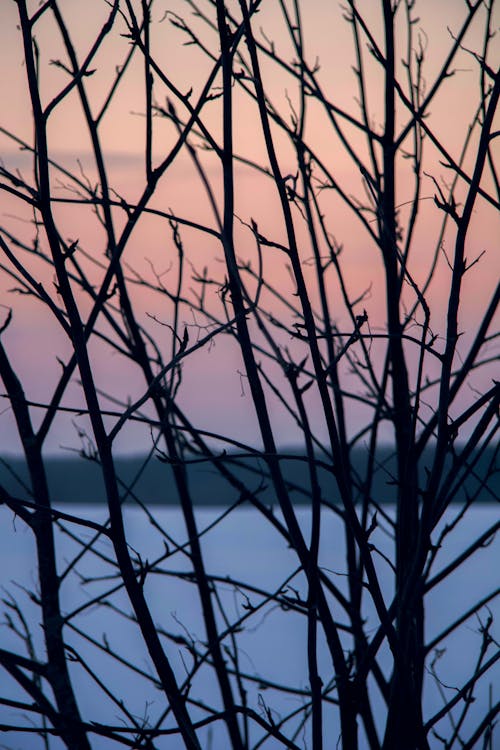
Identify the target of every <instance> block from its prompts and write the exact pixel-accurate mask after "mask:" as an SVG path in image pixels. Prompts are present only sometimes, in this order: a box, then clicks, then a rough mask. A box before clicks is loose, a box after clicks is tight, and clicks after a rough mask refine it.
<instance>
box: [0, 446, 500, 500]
mask: <svg viewBox="0 0 500 750" xmlns="http://www.w3.org/2000/svg"><path fill="white" fill-rule="evenodd" d="M391 452H392V448H391V447H390V446H386V447H385V448H381V449H380V450H379V452H378V454H377V464H378V465H379V467H380V468H379V471H378V472H377V474H376V477H375V480H374V482H373V489H372V496H373V497H374V498H375V499H376V501H377V502H379V503H381V504H387V503H393V502H394V501H395V499H396V487H395V486H394V482H392V481H391V459H390V458H389V457H390V454H391ZM427 455H428V460H426V454H424V456H423V460H422V461H421V467H422V471H424V470H425V468H429V466H430V462H431V459H432V455H431V452H430V451H428V454H427ZM366 457H367V453H366V451H365V450H363V449H358V450H356V451H354V452H353V454H352V462H353V466H354V469H355V470H356V471H357V472H360V473H362V471H363V468H364V464H365V462H366ZM493 457H494V450H493V449H489V450H488V451H485V453H484V455H483V456H482V457H481V459H480V460H479V461H478V464H477V467H476V475H477V478H470V479H469V480H468V481H467V491H468V492H469V493H473V492H474V491H476V490H477V489H478V487H479V483H480V482H479V480H480V478H481V477H484V476H485V474H486V471H487V467H488V465H489V464H490V462H491V461H492V459H493ZM304 458H305V457H304V455H303V454H301V453H299V452H294V451H291V450H287V451H286V458H283V459H282V460H281V463H282V467H283V473H284V476H285V480H286V481H287V483H288V484H289V487H290V491H291V497H292V500H293V502H294V503H295V504H297V505H308V504H309V499H308V498H307V494H306V488H307V487H308V472H307V463H306V461H305V460H304ZM144 459H145V457H141V456H137V455H136V456H123V457H117V458H116V461H115V463H116V469H117V474H118V476H119V478H120V480H121V481H122V489H123V491H124V492H125V487H126V486H129V485H130V484H131V483H134V484H133V489H132V492H134V493H136V495H137V496H138V497H139V499H140V500H141V501H142V502H144V503H146V504H148V505H155V506H157V505H164V506H167V507H170V506H176V505H178V503H179V498H178V495H177V491H176V489H175V481H174V477H173V471H172V467H171V466H170V465H169V464H166V463H164V462H162V461H160V460H158V459H157V458H153V459H151V460H150V462H149V464H148V465H147V467H146V469H145V470H144V471H143V472H142V473H141V467H142V465H143V462H144ZM222 460H224V461H225V462H227V466H228V467H229V468H231V470H232V471H234V472H235V473H236V475H237V477H238V479H239V480H240V481H242V482H243V483H244V484H245V486H247V487H248V488H249V489H250V490H252V491H256V490H258V489H259V488H262V485H263V483H264V484H265V485H267V489H266V490H265V491H262V489H261V491H260V492H259V498H260V499H261V500H262V501H263V502H265V503H266V504H270V503H272V502H276V499H275V498H274V497H273V493H272V491H271V490H270V481H269V480H266V477H265V476H264V469H265V466H264V465H263V462H262V459H255V458H244V459H240V460H239V465H238V467H235V455H233V454H230V453H228V454H227V456H224V457H223V458H222ZM45 465H46V469H47V474H48V480H49V488H50V492H51V497H52V499H53V502H54V503H55V504H67V503H71V504H76V503H83V504H90V505H94V504H96V505H97V504H103V503H105V501H106V497H105V492H104V486H103V482H102V477H101V473H100V468H99V465H98V464H97V463H95V462H92V461H88V460H86V459H82V458H80V457H47V458H46V459H45ZM9 467H10V469H9ZM187 471H188V481H189V485H190V489H191V491H192V496H193V502H194V504H195V505H196V506H199V507H208V506H222V507H227V506H228V505H230V504H232V503H234V502H236V501H237V500H238V496H239V493H238V491H237V490H236V489H234V488H232V487H231V486H230V485H229V484H228V483H227V482H226V481H225V480H223V479H221V477H220V476H219V475H218V473H217V471H216V470H215V468H214V467H213V466H212V465H211V464H210V462H208V461H207V462H195V463H192V464H189V465H188V468H187ZM318 474H319V481H320V486H321V489H322V495H323V498H324V499H325V500H326V501H327V502H331V503H336V502H338V500H339V497H338V490H337V486H336V482H335V479H334V477H333V475H332V473H331V472H329V471H328V470H327V468H324V467H320V468H319V470H318ZM138 476H139V478H138V479H137V477H138ZM16 477H17V479H16ZM134 480H135V482H134ZM23 483H24V484H25V485H27V486H29V480H28V472H27V467H26V463H25V461H24V460H23V459H22V458H19V457H13V456H2V457H0V485H1V486H2V487H4V489H5V490H6V491H7V492H8V493H10V494H12V495H14V496H16V497H22V498H24V499H29V492H28V490H27V488H26V487H23ZM488 488H489V489H482V490H481V491H480V494H479V496H478V498H477V499H476V501H475V502H481V503H486V504H491V503H493V502H496V501H498V499H499V496H500V472H499V471H497V472H496V474H495V475H494V476H493V477H491V479H490V481H489V483H488ZM461 494H462V496H463V497H464V494H463V492H462V493H461ZM457 501H458V502H460V498H457Z"/></svg>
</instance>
